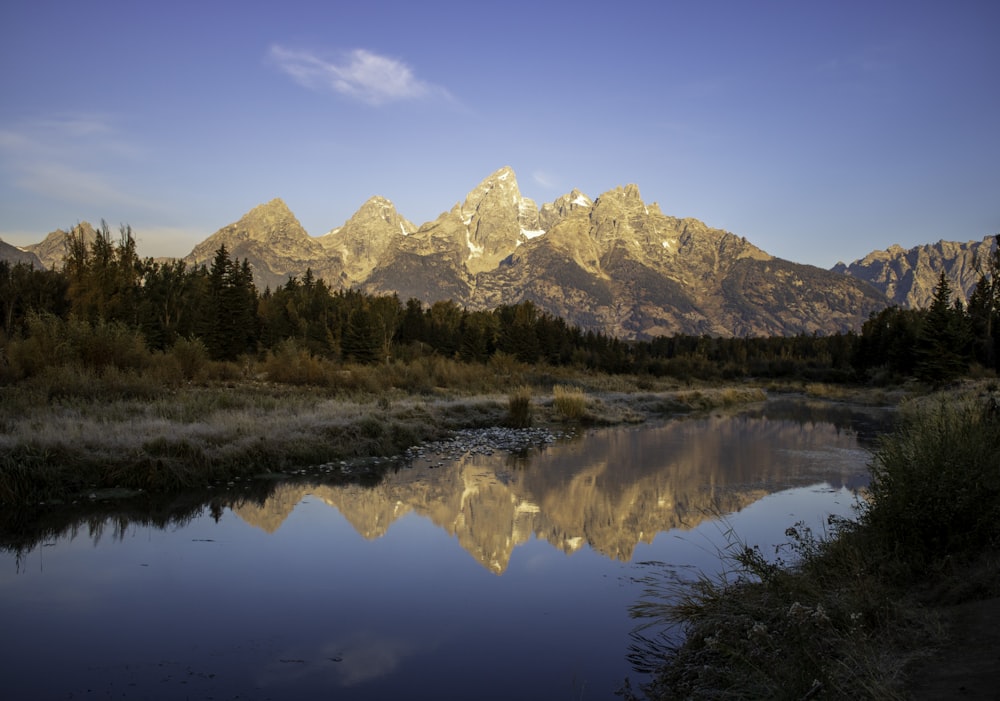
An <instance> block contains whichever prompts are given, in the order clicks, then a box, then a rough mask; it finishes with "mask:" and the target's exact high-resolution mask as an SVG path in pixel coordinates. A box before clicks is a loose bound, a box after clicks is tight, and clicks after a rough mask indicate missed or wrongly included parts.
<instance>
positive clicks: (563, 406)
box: [552, 385, 587, 421]
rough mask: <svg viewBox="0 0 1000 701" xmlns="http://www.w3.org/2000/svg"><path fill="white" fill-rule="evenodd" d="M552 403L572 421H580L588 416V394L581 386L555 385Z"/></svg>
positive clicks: (561, 413) (563, 415)
mask: <svg viewBox="0 0 1000 701" xmlns="http://www.w3.org/2000/svg"><path fill="white" fill-rule="evenodd" d="M552 405H553V406H554V407H555V409H556V411H557V412H558V413H559V414H560V415H561V416H562V417H564V418H566V419H569V420H570V421H579V420H581V419H583V418H585V417H586V416H587V395H586V393H585V392H584V391H583V390H582V389H580V388H579V387H569V386H566V385H555V386H554V387H553V388H552Z"/></svg>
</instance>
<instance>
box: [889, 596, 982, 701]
mask: <svg viewBox="0 0 1000 701" xmlns="http://www.w3.org/2000/svg"><path fill="white" fill-rule="evenodd" d="M941 614H942V617H943V620H944V623H945V626H946V628H947V636H948V640H947V641H946V643H945V645H944V647H943V648H942V649H941V650H940V651H939V652H938V653H936V654H935V655H933V656H932V657H930V658H926V659H923V660H921V661H919V662H918V663H916V664H915V665H914V668H913V669H911V670H910V679H911V681H910V684H909V689H910V694H911V697H912V698H913V699H914V701H938V700H943V699H948V700H949V701H950V700H951V699H997V700H1000V598H996V599H986V600H985V601H971V602H968V603H963V604H959V605H956V606H950V607H948V608H945V609H941Z"/></svg>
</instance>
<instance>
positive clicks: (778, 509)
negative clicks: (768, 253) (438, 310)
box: [0, 400, 886, 700]
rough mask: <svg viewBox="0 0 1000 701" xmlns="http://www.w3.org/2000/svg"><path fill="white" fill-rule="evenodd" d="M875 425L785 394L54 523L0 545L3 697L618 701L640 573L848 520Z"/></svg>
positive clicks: (713, 558) (712, 559) (629, 673)
mask: <svg viewBox="0 0 1000 701" xmlns="http://www.w3.org/2000/svg"><path fill="white" fill-rule="evenodd" d="M885 418H886V417H885V415H882V416H879V415H877V414H875V413H872V412H869V411H861V410H854V409H852V408H850V407H844V406H836V405H823V404H817V403H798V402H792V401H788V400H784V401H778V402H768V403H766V404H764V405H759V406H755V407H753V408H752V409H750V410H748V411H747V412H743V413H740V414H736V415H728V414H727V415H721V414H720V415H712V416H707V417H700V418H687V419H680V420H676V421H671V422H667V423H663V424H657V425H645V426H641V427H616V428H608V429H595V430H587V431H584V432H582V433H581V434H580V435H577V436H575V437H574V438H572V439H569V440H565V441H560V442H557V443H554V444H549V445H547V446H545V447H544V448H542V449H539V450H533V451H532V452H530V453H529V454H528V455H526V456H519V457H514V456H511V455H509V454H506V453H500V452H497V453H494V454H493V455H484V454H468V455H465V456H464V457H461V458H459V459H453V460H450V459H444V460H443V459H442V458H441V457H438V456H428V458H427V459H426V460H421V461H418V462H417V463H416V464H414V465H413V466H412V467H409V468H404V469H400V470H399V471H398V472H395V473H392V474H390V475H388V476H387V478H386V479H385V480H384V481H383V482H382V483H380V484H379V485H377V486H374V487H364V486H347V487H343V486H339V487H338V486H330V485H324V484H321V483H314V484H311V483H308V482H301V481H300V482H297V483H288V484H281V485H278V486H277V487H275V488H274V489H273V492H271V493H270V496H269V497H268V498H267V499H262V498H256V499H254V498H249V497H248V498H246V499H236V500H230V501H229V502H226V501H225V500H222V501H220V500H219V499H218V497H216V501H215V502H214V505H213V504H209V503H208V502H207V501H201V502H199V501H197V500H195V501H194V502H192V503H191V504H189V505H188V506H187V507H186V508H185V509H180V510H179V511H178V510H177V508H176V506H175V510H174V511H173V512H167V511H165V512H163V513H147V514H142V513H135V510H134V509H133V510H132V511H131V512H128V513H115V512H114V511H112V510H105V511H104V512H100V511H97V512H91V513H88V514H86V515H83V516H80V515H75V516H73V515H69V516H66V517H65V518H64V520H63V522H62V523H59V521H58V514H51V513H50V514H48V515H47V516H46V517H45V519H48V520H46V521H45V523H46V524H47V525H45V526H44V527H43V526H36V527H35V533H36V535H35V537H34V538H33V539H32V538H31V537H30V536H21V537H20V540H19V541H17V542H18V545H17V546H16V547H15V546H14V545H11V543H12V542H14V539H13V537H12V536H9V535H8V536H7V537H6V539H5V541H4V542H3V543H2V544H3V545H4V548H3V549H2V550H0V620H2V628H0V653H2V655H3V657H2V660H3V662H2V669H3V679H2V682H0V683H2V687H0V689H2V691H0V695H2V697H3V698H9V699H120V698H127V699H242V700H247V699H299V698H302V699H314V698H324V699H424V698H426V699H505V700H506V699H512V698H544V699H546V700H556V699H609V698H614V692H615V690H616V689H618V688H620V687H621V686H622V685H623V682H624V680H625V679H626V677H628V678H630V679H631V681H632V683H633V685H636V684H637V683H639V682H641V681H642V680H643V677H642V676H641V675H639V674H638V673H637V672H635V671H634V670H633V669H632V668H631V667H630V665H629V662H628V659H627V654H628V650H629V644H630V642H631V639H630V632H631V631H633V629H634V628H635V626H636V622H635V621H634V620H632V619H631V618H630V616H629V607H630V606H631V605H633V604H634V603H636V601H637V600H638V599H639V597H640V596H641V595H642V593H643V585H642V584H641V583H640V582H639V581H638V580H639V579H640V578H642V577H644V576H647V575H648V574H650V573H651V572H652V571H654V570H656V569H657V568H659V567H663V566H664V565H655V564H652V563H665V564H666V565H669V566H670V567H672V568H677V569H679V570H682V571H690V570H693V569H695V568H701V569H703V570H713V569H715V568H717V567H718V557H717V548H719V547H721V546H722V545H723V544H724V543H725V538H724V536H723V531H724V530H726V529H727V528H729V527H733V528H734V529H735V531H736V532H737V533H738V534H739V536H740V537H741V539H743V540H745V541H748V542H749V543H751V544H752V543H757V544H759V545H760V546H761V548H762V549H763V550H764V552H765V553H773V552H774V545H775V544H778V543H782V542H785V541H786V540H787V539H786V537H785V536H784V531H785V529H786V528H787V527H789V526H791V525H793V524H794V523H795V522H797V521H799V520H804V521H806V522H808V523H810V524H812V525H813V526H814V527H815V528H816V529H821V528H822V524H823V523H824V522H825V520H826V517H827V515H828V514H831V513H832V514H839V515H850V514H851V509H852V505H853V504H854V501H855V496H854V491H855V490H856V489H857V488H858V487H860V486H863V485H864V484H865V482H866V479H867V478H866V471H867V462H868V460H869V452H868V449H867V447H866V445H867V444H868V441H869V440H870V438H871V437H872V436H873V435H874V434H875V433H877V432H878V431H879V430H880V426H881V425H884V424H882V423H880V422H882V421H884V420H885ZM439 463H441V464H440V465H439ZM266 491H270V488H268V490H266ZM207 498H208V497H206V499H207ZM106 508H107V509H112V508H113V507H106ZM720 512H721V513H726V514H730V515H729V516H728V517H727V518H726V519H725V521H724V522H722V521H719V520H717V519H716V518H715V516H713V514H715V515H717V514H718V513H720ZM25 520H27V521H31V520H32V519H31V518H28V517H26V518H25ZM36 520H37V519H36ZM154 524H155V525H154Z"/></svg>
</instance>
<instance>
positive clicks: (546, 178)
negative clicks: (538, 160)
mask: <svg viewBox="0 0 1000 701" xmlns="http://www.w3.org/2000/svg"><path fill="white" fill-rule="evenodd" d="M531 179H532V180H533V181H535V183H536V184H538V185H541V186H542V187H544V188H546V189H549V190H553V189H555V188H557V187H559V182H558V180H557V179H556V178H555V177H554V176H553V175H552V174H551V173H547V172H545V171H544V170H536V171H534V172H533V173H532V174H531Z"/></svg>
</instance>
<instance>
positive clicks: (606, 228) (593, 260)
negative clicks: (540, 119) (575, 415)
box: [0, 167, 992, 338]
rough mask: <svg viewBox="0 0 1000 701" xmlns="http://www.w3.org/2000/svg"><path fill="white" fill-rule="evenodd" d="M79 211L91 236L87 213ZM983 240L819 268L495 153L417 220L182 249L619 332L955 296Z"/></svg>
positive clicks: (271, 223)
mask: <svg viewBox="0 0 1000 701" xmlns="http://www.w3.org/2000/svg"><path fill="white" fill-rule="evenodd" d="M78 226H79V227H80V228H81V230H83V231H84V234H85V237H86V236H87V235H88V233H89V238H90V239H91V240H92V237H93V233H94V232H93V229H92V227H90V226H89V225H88V224H81V225H78ZM66 235H67V234H66V233H65V232H62V231H57V232H53V233H52V234H50V235H49V236H48V237H46V239H45V241H43V242H41V243H39V244H35V245H34V246H28V247H25V248H24V249H20V250H24V251H28V252H31V253H34V254H35V255H37V256H38V258H39V260H40V261H41V263H42V265H44V266H46V267H57V266H58V265H60V264H61V260H62V256H63V254H64V252H65V238H66ZM991 240H992V239H984V241H983V242H969V243H967V244H955V243H948V242H939V243H938V244H933V245H927V246H921V247H917V248H914V249H910V250H908V251H907V250H904V249H902V248H900V247H899V246H893V247H891V248H889V249H887V250H886V251H876V252H873V253H872V254H870V255H869V256H867V257H865V258H864V259H862V260H860V261H855V262H854V263H851V264H850V265H844V264H842V263H841V264H838V265H837V266H835V267H834V268H833V269H832V270H829V271H828V270H823V269H821V268H816V267H814V266H809V265H802V264H798V263H794V262H791V261H787V260H783V259H780V258H775V257H774V256H772V255H770V254H768V253H767V252H765V251H763V250H761V249H760V248H758V247H756V246H754V245H753V244H752V243H750V242H748V241H747V240H746V239H745V238H743V237H739V236H737V235H735V234H732V233H730V232H727V231H722V230H719V229H714V228H711V227H709V226H707V225H706V224H704V223H703V222H701V221H698V220H697V219H691V218H683V219H681V218H677V217H671V216H667V215H665V214H664V213H663V212H662V211H661V209H660V207H659V206H658V205H657V204H656V203H650V204H647V203H646V202H644V201H643V199H642V196H641V194H640V192H639V188H638V187H637V186H636V185H634V184H630V185H627V186H624V187H618V188H615V189H613V190H610V191H608V192H605V193H603V194H602V195H600V196H599V197H598V198H596V199H591V198H590V197H588V196H587V195H585V194H584V193H582V192H580V191H579V190H572V191H571V192H569V193H567V194H565V195H563V196H561V197H559V198H557V199H556V200H554V201H553V202H549V203H545V204H543V205H542V206H541V207H539V206H537V205H536V203H535V202H534V201H532V200H531V199H529V198H525V197H523V196H522V195H521V192H520V189H519V187H518V184H517V178H516V176H515V174H514V172H513V170H511V169H510V168H508V167H504V168H501V169H500V170H498V171H496V172H495V173H492V174H491V175H489V176H488V177H487V178H485V179H484V180H483V181H482V182H481V183H479V184H478V185H477V186H476V187H475V188H473V189H472V190H471V191H470V192H469V193H468V195H467V196H466V197H465V199H464V200H462V201H461V202H456V203H455V204H454V205H453V206H452V207H451V208H450V209H448V210H446V211H444V212H442V213H441V214H440V215H439V216H438V217H437V218H436V219H434V220H433V221H430V222H427V223H424V224H422V225H419V226H418V225H415V224H414V223H413V222H411V221H409V220H408V219H406V218H405V217H403V216H402V215H401V214H400V213H399V212H397V211H396V208H395V206H394V205H393V203H392V202H391V201H390V200H388V199H386V198H384V197H380V196H375V197H372V198H370V199H369V200H368V201H367V202H365V203H364V204H363V205H362V206H361V207H360V208H359V209H358V210H357V212H356V213H355V214H354V215H353V216H352V217H351V218H350V219H348V221H347V222H345V223H344V224H343V225H342V226H339V227H337V228H334V229H332V230H331V231H329V232H327V233H326V234H323V235H321V236H319V237H315V238H314V237H312V236H310V235H309V234H308V233H307V232H306V231H305V229H304V228H303V227H302V225H301V224H300V223H299V221H298V219H296V217H295V215H294V214H293V213H292V212H291V210H290V209H289V208H288V206H287V205H286V204H285V203H284V202H283V201H282V200H280V199H274V200H271V201H270V202H267V203H265V204H262V205H259V206H257V207H255V208H253V209H252V210H251V211H249V212H247V213H246V214H245V215H244V216H243V217H241V218H240V219H239V220H237V221H236V222H233V223H232V224H229V225H227V226H224V227H222V228H221V229H219V230H218V231H216V232H215V233H214V234H212V235H211V236H209V237H208V238H207V239H205V240H204V241H202V242H201V243H200V244H198V245H197V246H195V248H194V249H193V250H192V251H191V252H190V253H189V254H188V255H187V256H186V257H185V258H184V260H185V261H186V262H187V263H189V264H192V265H210V264H211V262H212V259H213V257H214V255H215V252H216V251H217V250H218V248H219V246H220V245H223V244H224V245H225V246H226V248H227V249H228V251H229V252H230V255H231V256H232V257H233V258H234V259H237V260H242V259H244V258H245V259H247V260H248V261H249V262H250V264H251V265H252V267H253V270H254V281H255V283H256V284H257V285H258V287H259V288H260V289H261V290H263V289H264V288H265V287H270V288H272V289H273V288H275V287H277V286H278V285H282V284H284V283H285V282H286V281H287V280H288V278H289V276H292V275H294V276H301V275H303V274H304V273H305V272H306V270H307V269H308V270H311V271H312V273H313V275H314V276H315V277H317V278H322V279H324V280H326V281H327V283H328V284H330V285H331V286H332V287H334V288H354V289H360V290H362V291H365V292H368V293H372V294H389V293H395V294H397V295H399V297H400V298H401V299H402V300H406V299H409V298H416V299H420V300H422V301H423V302H425V303H428V304H430V303H433V302H435V301H438V300H444V299H448V300H452V301H454V302H456V303H458V304H459V305H461V306H463V307H466V308H469V309H473V310H475V309H493V308H495V307H497V306H499V305H501V304H514V303H518V302H521V301H523V300H531V301H532V302H534V303H535V304H536V305H537V306H538V307H539V308H541V309H542V310H544V311H547V312H549V313H552V314H555V315H558V316H560V317H562V318H564V319H566V320H567V321H569V322H570V323H573V324H575V325H577V326H580V327H582V328H584V329H593V330H599V331H602V332H605V333H608V334H610V335H614V336H617V337H620V338H649V337H654V336H659V335H673V334H677V333H685V334H696V335H701V334H709V335H720V336H734V335H735V336H740V335H788V334H796V333H817V332H818V333H830V332H837V331H843V330H848V329H854V330H857V329H859V328H860V326H861V324H862V323H863V322H864V321H865V320H866V319H867V318H868V316H869V315H870V314H871V312H873V311H876V310H878V309H880V308H882V307H884V306H887V305H888V304H893V303H895V304H901V305H903V306H910V307H920V306H926V304H927V303H928V301H929V298H930V294H931V293H932V291H933V289H934V286H935V285H936V283H937V277H938V273H939V271H940V270H944V271H945V272H946V274H948V275H949V276H950V277H951V278H952V279H953V280H954V281H955V283H956V287H957V288H958V289H960V290H962V291H963V292H964V293H965V294H966V295H967V294H968V292H969V290H970V289H971V287H972V286H973V285H974V284H975V282H976V279H977V277H978V276H977V275H976V274H975V273H974V268H973V266H972V260H973V256H974V255H976V254H977V253H978V255H979V256H980V258H983V257H984V256H985V254H986V253H987V252H988V250H989V249H988V248H984V246H985V245H986V244H987V242H988V241H991ZM14 250H19V249H14ZM0 254H2V251H0Z"/></svg>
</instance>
